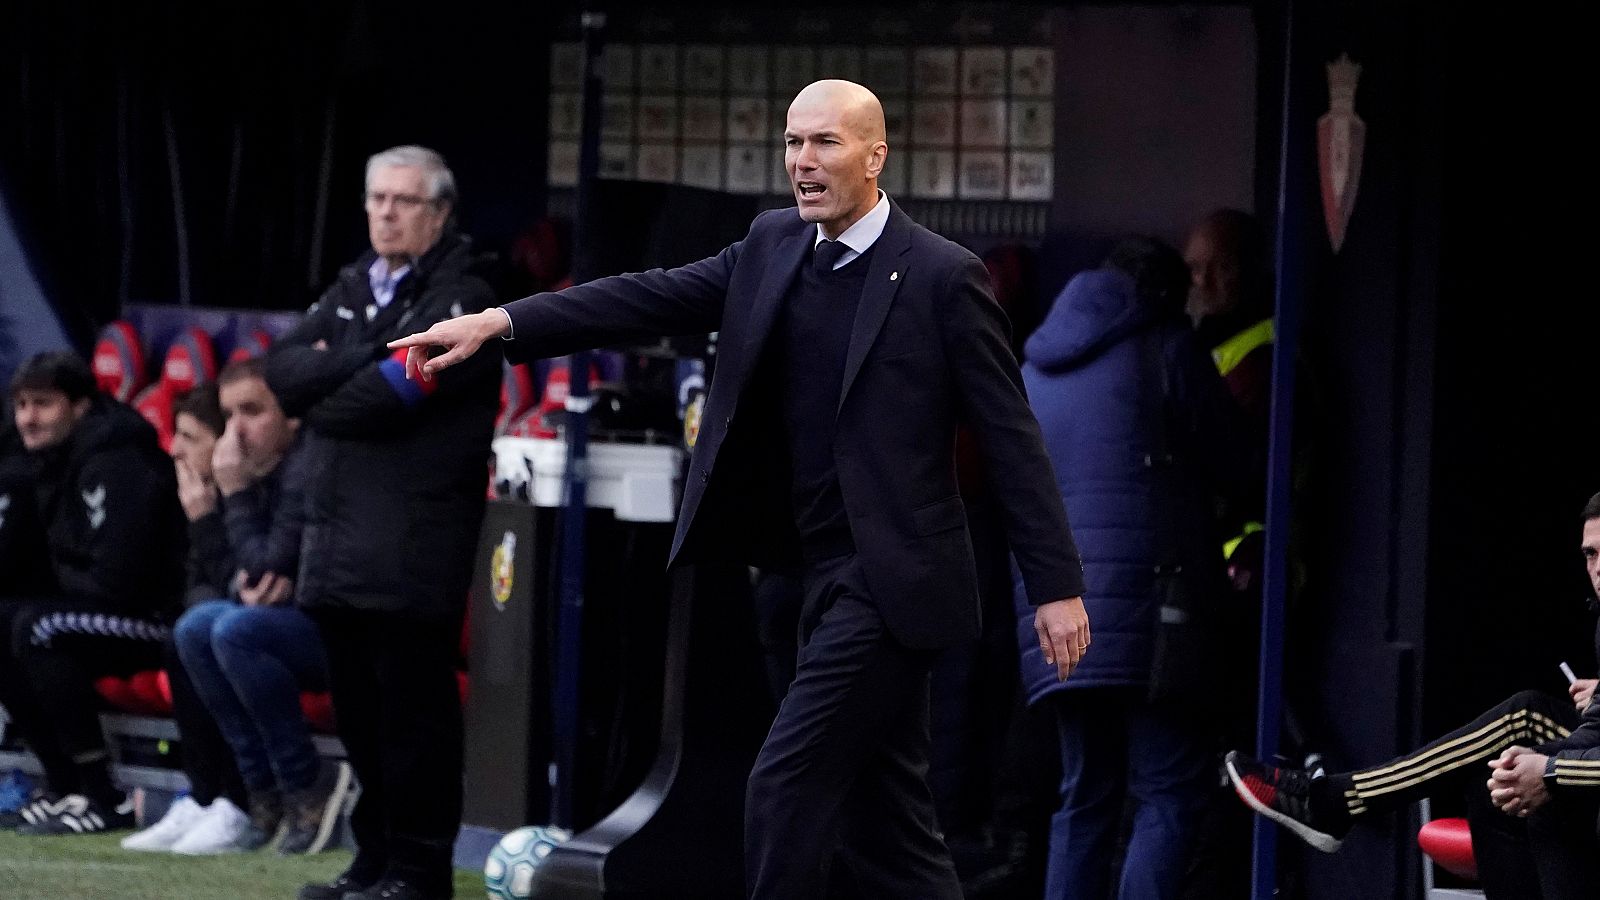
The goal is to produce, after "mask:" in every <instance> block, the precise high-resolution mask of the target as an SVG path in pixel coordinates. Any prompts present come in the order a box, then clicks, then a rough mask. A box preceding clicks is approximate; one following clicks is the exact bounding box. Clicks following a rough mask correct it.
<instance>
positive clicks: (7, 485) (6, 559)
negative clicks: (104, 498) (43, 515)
mask: <svg viewBox="0 0 1600 900" xmlns="http://www.w3.org/2000/svg"><path fill="white" fill-rule="evenodd" d="M37 470H38V462H37V460H35V459H34V458H33V456H32V455H31V454H29V453H28V451H27V450H25V449H24V448H23V446H22V438H21V437H19V436H18V435H17V430H16V428H15V427H14V426H13V425H12V423H11V421H10V420H9V419H8V420H7V421H5V422H3V423H0V597H27V596H35V595H38V594H40V593H44V592H46V591H48V590H49V584H50V580H51V579H50V567H49V566H48V565H45V563H44V560H45V552H44V531H43V529H41V528H40V527H39V514H38V512H37V511H36V510H35V509H34V506H33V485H34V480H35V479H36V477H37Z"/></svg>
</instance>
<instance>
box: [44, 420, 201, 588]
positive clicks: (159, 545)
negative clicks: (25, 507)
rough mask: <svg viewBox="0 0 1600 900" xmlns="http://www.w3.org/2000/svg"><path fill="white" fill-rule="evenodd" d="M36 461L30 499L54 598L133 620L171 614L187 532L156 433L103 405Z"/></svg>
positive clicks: (180, 582) (180, 578) (172, 474)
mask: <svg viewBox="0 0 1600 900" xmlns="http://www.w3.org/2000/svg"><path fill="white" fill-rule="evenodd" d="M37 457H38V462H39V469H38V473H39V474H38V481H37V483H36V484H35V490H34V498H35V503H36V506H37V509H38V513H39V520H40V521H41V522H42V523H43V524H44V532H45V541H46V542H47V543H48V545H49V559H50V567H51V571H52V574H53V576H54V580H55V585H54V587H55V590H56V591H57V592H59V593H61V594H65V595H67V596H69V597H73V598H76V599H85V600H93V601H96V602H99V603H103V604H105V605H106V606H107V607H109V608H111V609H115V610H116V611H118V612H121V613H123V614H125V615H130V616H151V615H153V616H157V617H165V616H168V615H170V614H171V613H174V612H175V611H176V610H177V608H178V607H179V605H180V604H181V602H182V598H183V589H184V556H185V553H186V552H187V546H188V536H187V532H186V528H187V525H186V522H185V520H184V516H183V508H182V506H180V505H179V503H178V478H177V473H176V471H175V470H174V469H173V466H172V460H171V459H170V458H169V457H168V456H167V455H166V453H164V452H162V450H161V446H160V444H159V443H158V441H157V440H156V432H155V429H154V428H152V427H150V423H148V422H146V421H145V420H144V419H143V418H141V417H140V416H139V414H138V413H137V412H134V411H133V409H131V408H130V407H128V406H125V405H123V404H121V403H118V402H117V401H115V400H112V399H110V398H108V397H104V396H97V397H95V399H94V403H93V406H91V408H90V410H89V413H88V414H87V415H85V416H84V417H83V419H81V420H80V421H79V422H78V424H77V425H75V426H74V427H73V429H72V433H71V434H70V435H69V436H68V437H67V439H66V440H65V441H64V442H62V443H61V444H60V445H58V446H56V447H52V448H50V449H48V450H45V451H42V452H40V453H38V454H37Z"/></svg>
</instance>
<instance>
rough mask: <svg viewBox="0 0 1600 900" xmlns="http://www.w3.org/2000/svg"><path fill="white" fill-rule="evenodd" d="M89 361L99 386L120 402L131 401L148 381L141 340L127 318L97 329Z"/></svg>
mask: <svg viewBox="0 0 1600 900" xmlns="http://www.w3.org/2000/svg"><path fill="white" fill-rule="evenodd" d="M91 365H92V367H93V368H94V380H95V383H96V384H97V385H98V386H99V387H100V390H101V391H103V392H105V393H107V394H109V395H111V396H112V397H115V398H117V399H118V400H121V401H122V402H123V403H129V402H132V400H133V398H134V397H136V396H138V394H139V392H140V391H141V390H143V389H144V386H145V385H146V384H148V383H149V378H148V375H147V370H146V368H145V355H144V344H143V342H141V341H140V340H139V332H137V331H135V330H134V328H133V325H132V324H130V323H128V322H123V321H120V320H119V321H116V322H112V323H111V324H109V325H107V326H106V327H105V328H103V329H101V330H100V338H99V340H97V341H96V342H95V345H94V360H93V362H92V363H91Z"/></svg>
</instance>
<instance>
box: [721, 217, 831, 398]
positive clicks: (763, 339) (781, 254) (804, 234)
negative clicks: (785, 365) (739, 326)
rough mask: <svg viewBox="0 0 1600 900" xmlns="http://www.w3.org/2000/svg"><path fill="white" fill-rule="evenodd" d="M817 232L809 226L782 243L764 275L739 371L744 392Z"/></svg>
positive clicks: (774, 253)
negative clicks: (747, 380) (784, 298)
mask: <svg viewBox="0 0 1600 900" xmlns="http://www.w3.org/2000/svg"><path fill="white" fill-rule="evenodd" d="M816 233H817V230H816V226H814V225H813V226H807V227H806V228H804V229H803V230H801V231H800V232H799V233H797V234H791V235H789V236H788V237H786V238H784V239H783V240H781V241H779V242H778V246H777V248H776V249H775V250H774V251H773V254H772V262H771V263H770V264H769V265H768V266H767V267H766V272H765V273H764V274H763V275H762V276H761V286H760V287H758V288H757V289H756V296H755V300H754V301H753V302H752V303H751V304H750V318H749V330H748V332H747V333H746V334H745V340H744V357H743V359H742V360H741V362H742V364H743V365H742V368H741V370H740V372H739V388H740V389H741V390H743V388H744V383H745V381H746V379H748V378H749V376H750V373H751V372H752V371H754V370H755V367H756V361H757V360H758V359H760V358H761V349H762V348H763V347H765V346H766V343H767V337H768V335H770V334H771V333H772V323H773V322H775V321H777V318H778V308H779V307H780V306H781V305H782V304H783V295H784V294H786V293H788V291H789V285H791V284H793V283H794V280H795V278H796V277H797V276H798V275H799V274H800V266H801V265H803V264H804V263H805V261H806V260H807V259H809V258H810V256H811V244H812V241H813V238H814V236H815V235H816Z"/></svg>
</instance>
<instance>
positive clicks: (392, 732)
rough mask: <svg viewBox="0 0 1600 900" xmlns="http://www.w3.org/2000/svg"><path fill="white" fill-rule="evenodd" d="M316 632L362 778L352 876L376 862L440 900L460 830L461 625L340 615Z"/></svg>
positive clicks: (342, 731) (343, 732) (323, 620)
mask: <svg viewBox="0 0 1600 900" xmlns="http://www.w3.org/2000/svg"><path fill="white" fill-rule="evenodd" d="M319 626H320V627H321V628H322V631H323V636H324V640H325V641H326V643H327V649H328V664H329V668H330V673H329V674H330V677H331V680H332V686H333V698H334V714H335V715H336V716H337V717H338V720H339V736H340V738H341V739H342V740H343V741H344V742H345V749H346V750H347V751H348V752H349V755H350V765H351V768H353V769H354V770H355V773H356V777H357V778H359V779H360V780H361V799H360V800H359V801H358V802H357V804H356V810H355V813H354V814H353V815H352V819H351V827H352V830H354V832H355V836H356V841H357V844H358V846H359V847H360V853H359V854H358V856H357V860H356V862H357V865H356V866H353V870H354V871H356V872H358V873H359V874H360V875H362V876H363V877H367V876H370V875H373V874H379V873H374V872H372V871H371V868H372V867H374V866H377V865H379V864H380V862H381V866H382V868H381V870H380V873H382V872H386V873H388V874H391V875H397V876H401V877H405V878H407V879H408V880H410V881H412V882H414V883H417V884H420V885H422V886H423V888H424V890H426V891H427V892H429V893H432V894H448V893H449V891H450V882H451V877H452V876H451V868H450V860H451V854H452V852H453V850H454V848H455V838H456V832H457V831H458V830H459V829H460V827H461V802H462V800H461V791H462V787H461V772H462V765H463V752H464V751H463V746H462V741H463V735H462V732H463V728H462V719H461V695H460V693H459V690H458V688H457V686H456V674H455V654H456V644H457V641H458V639H459V637H460V634H461V622H460V620H459V619H454V620H451V621H443V620H419V619H412V618H407V617H404V616H401V615H398V614H391V613H381V612H367V611H341V612H339V613H336V614H328V615H323V616H320V617H319ZM369 848H370V850H369Z"/></svg>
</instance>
